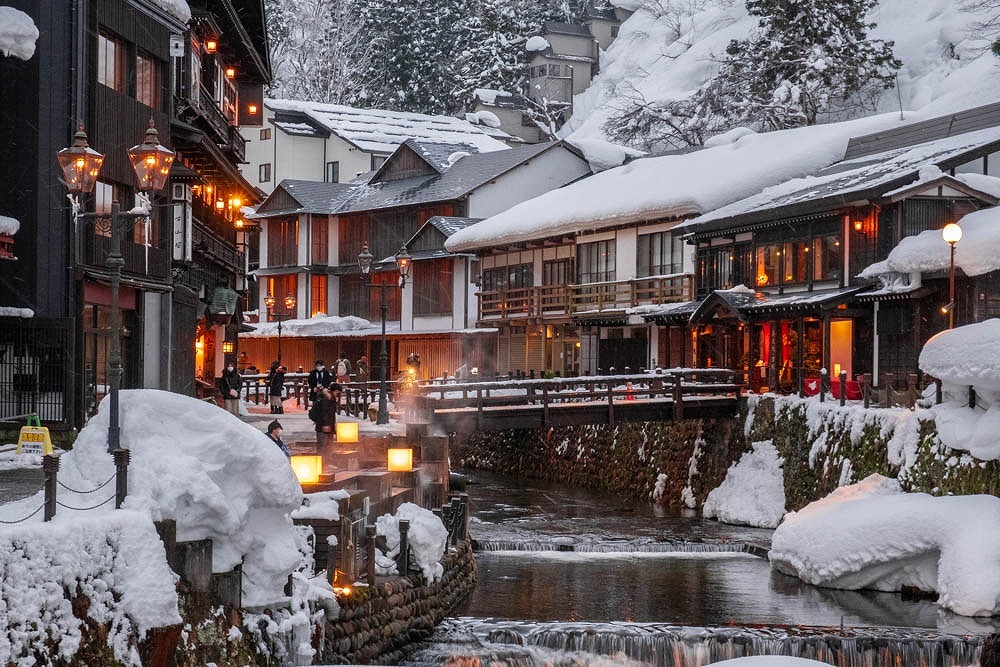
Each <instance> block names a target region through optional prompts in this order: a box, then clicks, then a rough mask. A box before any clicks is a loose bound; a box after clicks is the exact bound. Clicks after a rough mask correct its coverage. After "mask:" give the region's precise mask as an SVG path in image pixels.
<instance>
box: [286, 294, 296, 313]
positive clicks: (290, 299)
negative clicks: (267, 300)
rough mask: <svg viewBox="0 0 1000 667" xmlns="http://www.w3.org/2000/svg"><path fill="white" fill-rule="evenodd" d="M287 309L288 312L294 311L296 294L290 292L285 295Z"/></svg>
mask: <svg viewBox="0 0 1000 667" xmlns="http://www.w3.org/2000/svg"><path fill="white" fill-rule="evenodd" d="M285 310H287V311H288V312H292V311H293V310H295V296H294V295H292V294H289V295H288V296H286V297H285Z"/></svg>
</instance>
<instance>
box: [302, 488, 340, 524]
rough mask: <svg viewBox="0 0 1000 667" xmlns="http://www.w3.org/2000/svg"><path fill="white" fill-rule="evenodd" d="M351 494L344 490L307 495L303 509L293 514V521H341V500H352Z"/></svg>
mask: <svg viewBox="0 0 1000 667" xmlns="http://www.w3.org/2000/svg"><path fill="white" fill-rule="evenodd" d="M350 497H351V493H350V492H349V491H345V490H343V489H338V490H336V491H318V492H316V493H307V494H305V496H303V498H302V507H300V508H299V509H297V510H295V511H294V512H292V518H293V519H329V520H331V521H337V520H339V519H340V502H339V501H340V500H342V499H344V498H350Z"/></svg>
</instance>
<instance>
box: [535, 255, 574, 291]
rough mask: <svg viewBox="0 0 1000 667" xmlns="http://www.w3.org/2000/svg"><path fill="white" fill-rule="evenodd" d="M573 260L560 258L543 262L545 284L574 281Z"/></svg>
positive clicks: (543, 281) (543, 282)
mask: <svg viewBox="0 0 1000 667" xmlns="http://www.w3.org/2000/svg"><path fill="white" fill-rule="evenodd" d="M573 278H574V275H573V260H571V259H558V260H554V261H551V262H544V263H542V284H543V285H569V284H570V283H572V282H573Z"/></svg>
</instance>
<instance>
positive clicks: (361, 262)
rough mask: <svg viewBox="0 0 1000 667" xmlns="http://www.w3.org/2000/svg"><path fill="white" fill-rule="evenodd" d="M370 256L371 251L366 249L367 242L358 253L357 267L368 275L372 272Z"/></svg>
mask: <svg viewBox="0 0 1000 667" xmlns="http://www.w3.org/2000/svg"><path fill="white" fill-rule="evenodd" d="M372 259H374V257H372V254H371V252H369V251H368V244H367V243H366V244H365V245H364V246H363V247H362V248H361V252H359V253H358V268H359V269H361V273H362V274H363V275H366V276H367V275H368V274H370V273H371V272H372Z"/></svg>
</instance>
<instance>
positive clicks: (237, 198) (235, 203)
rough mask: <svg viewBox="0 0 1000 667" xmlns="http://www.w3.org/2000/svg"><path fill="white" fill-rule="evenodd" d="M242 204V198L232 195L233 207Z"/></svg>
mask: <svg viewBox="0 0 1000 667" xmlns="http://www.w3.org/2000/svg"><path fill="white" fill-rule="evenodd" d="M242 205H243V200H242V199H240V198H239V197H233V207H234V208H239V207H240V206H242Z"/></svg>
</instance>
